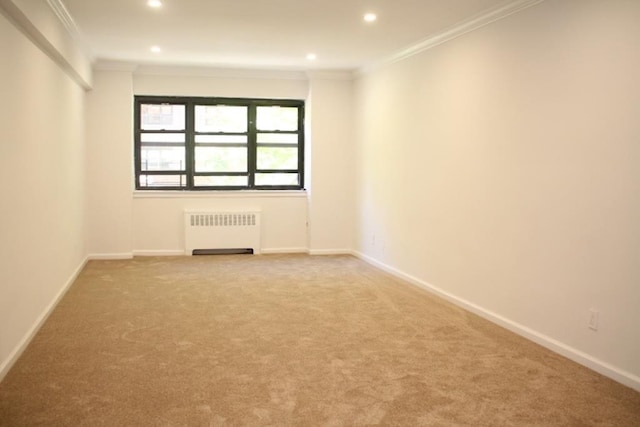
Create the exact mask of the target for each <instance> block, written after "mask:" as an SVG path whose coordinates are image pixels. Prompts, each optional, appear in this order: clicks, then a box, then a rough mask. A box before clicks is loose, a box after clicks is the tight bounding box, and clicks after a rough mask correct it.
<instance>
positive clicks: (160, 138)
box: [140, 133, 184, 144]
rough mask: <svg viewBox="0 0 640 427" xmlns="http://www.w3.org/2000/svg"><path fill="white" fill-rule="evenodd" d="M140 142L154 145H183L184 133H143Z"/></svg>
mask: <svg viewBox="0 0 640 427" xmlns="http://www.w3.org/2000/svg"><path fill="white" fill-rule="evenodd" d="M140 141H141V142H143V143H144V142H153V143H156V144H172V143H173V144H175V143H182V144H184V133H143V134H141V135H140Z"/></svg>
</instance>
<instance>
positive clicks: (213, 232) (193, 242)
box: [184, 211, 261, 255]
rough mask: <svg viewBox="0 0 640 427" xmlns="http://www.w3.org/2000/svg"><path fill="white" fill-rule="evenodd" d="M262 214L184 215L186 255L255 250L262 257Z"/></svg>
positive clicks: (204, 213)
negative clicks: (196, 251) (208, 251)
mask: <svg viewBox="0 0 640 427" xmlns="http://www.w3.org/2000/svg"><path fill="white" fill-rule="evenodd" d="M260 234H261V233H260V212H256V211H253V212H203V211H185V212H184V242H185V253H186V254H187V255H193V251H194V250H205V251H206V250H229V249H253V253H254V254H259V253H260Z"/></svg>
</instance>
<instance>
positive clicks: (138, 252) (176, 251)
mask: <svg viewBox="0 0 640 427" xmlns="http://www.w3.org/2000/svg"><path fill="white" fill-rule="evenodd" d="M182 255H185V251H184V249H172V250H169V249H167V250H151V249H140V250H135V251H133V256H182Z"/></svg>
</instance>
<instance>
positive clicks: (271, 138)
mask: <svg viewBox="0 0 640 427" xmlns="http://www.w3.org/2000/svg"><path fill="white" fill-rule="evenodd" d="M297 143H298V134H297V133H259V134H258V144H297Z"/></svg>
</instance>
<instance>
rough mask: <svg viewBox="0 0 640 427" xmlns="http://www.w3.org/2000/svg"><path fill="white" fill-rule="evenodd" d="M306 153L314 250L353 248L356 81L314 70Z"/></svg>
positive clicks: (311, 242) (328, 250)
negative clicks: (316, 73) (354, 82)
mask: <svg viewBox="0 0 640 427" xmlns="http://www.w3.org/2000/svg"><path fill="white" fill-rule="evenodd" d="M309 85H310V89H311V91H310V97H309V100H308V102H307V114H308V115H309V117H308V123H307V126H308V127H309V130H308V138H309V139H310V143H309V144H308V145H307V152H306V156H307V157H308V162H307V176H308V178H309V179H308V188H307V189H308V191H309V251H310V252H311V253H312V254H322V253H335V252H348V251H350V250H351V249H352V248H353V212H354V204H353V200H354V197H353V192H354V187H353V182H354V174H353V161H354V155H355V153H354V151H355V144H354V142H353V118H352V116H353V82H352V81H351V79H346V78H343V79H339V78H338V79H336V78H327V77H325V76H324V75H322V74H320V75H317V76H316V75H313V74H311V79H310V84H309Z"/></svg>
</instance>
